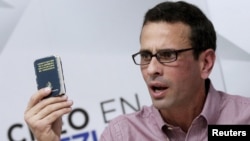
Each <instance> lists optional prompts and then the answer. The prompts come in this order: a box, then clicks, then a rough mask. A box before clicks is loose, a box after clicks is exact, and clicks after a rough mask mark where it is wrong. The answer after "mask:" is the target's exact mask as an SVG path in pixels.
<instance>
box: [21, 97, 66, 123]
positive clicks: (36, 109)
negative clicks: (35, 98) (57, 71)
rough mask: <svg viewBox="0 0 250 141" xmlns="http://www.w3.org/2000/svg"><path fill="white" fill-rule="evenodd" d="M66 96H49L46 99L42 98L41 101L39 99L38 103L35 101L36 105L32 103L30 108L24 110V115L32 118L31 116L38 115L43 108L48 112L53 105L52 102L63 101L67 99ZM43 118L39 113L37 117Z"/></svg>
mask: <svg viewBox="0 0 250 141" xmlns="http://www.w3.org/2000/svg"><path fill="white" fill-rule="evenodd" d="M67 99H68V98H67V96H66V95H64V96H62V97H51V98H48V99H44V100H42V101H40V102H39V103H37V104H36V105H34V106H33V107H32V108H30V109H29V110H27V111H26V112H25V117H26V118H32V117H33V116H35V115H37V114H38V116H39V113H41V111H42V110H43V109H44V111H46V112H47V114H48V113H50V112H52V111H51V110H50V107H51V105H53V104H54V103H61V102H64V101H67ZM40 118H43V117H42V116H41V114H40V116H39V119H40Z"/></svg>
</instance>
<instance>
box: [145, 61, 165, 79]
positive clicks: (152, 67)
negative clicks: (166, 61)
mask: <svg viewBox="0 0 250 141" xmlns="http://www.w3.org/2000/svg"><path fill="white" fill-rule="evenodd" d="M162 66H163V65H162V63H160V62H159V61H158V60H157V58H156V56H154V57H152V59H151V61H150V62H149V64H148V68H147V71H148V74H150V75H155V74H162Z"/></svg>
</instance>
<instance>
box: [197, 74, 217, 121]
mask: <svg viewBox="0 0 250 141" xmlns="http://www.w3.org/2000/svg"><path fill="white" fill-rule="evenodd" d="M206 83H207V84H206V86H208V88H209V89H208V93H207V96H206V101H205V104H204V106H203V110H202V112H201V114H200V115H201V116H203V117H204V118H205V119H206V120H207V124H214V123H215V122H216V121H217V119H218V117H219V114H220V101H221V97H220V95H219V94H218V92H217V91H216V90H215V88H214V86H213V84H212V83H211V82H210V80H209V79H207V80H206ZM208 83H209V84H208Z"/></svg>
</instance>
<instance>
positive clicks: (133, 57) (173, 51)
mask: <svg viewBox="0 0 250 141" xmlns="http://www.w3.org/2000/svg"><path fill="white" fill-rule="evenodd" d="M193 49H194V48H193V47H191V48H185V49H179V50H175V49H166V50H161V51H159V52H157V53H155V54H152V53H151V54H149V55H150V61H149V62H148V63H146V64H140V63H137V62H136V59H135V57H136V56H137V55H139V54H141V53H142V52H143V51H139V52H137V53H135V54H133V55H132V59H133V61H134V63H135V64H136V65H148V64H150V62H151V60H152V58H153V57H156V59H157V61H159V62H160V63H162V64H164V63H171V62H174V61H176V60H177V58H178V54H179V53H182V52H185V51H189V50H193ZM166 51H169V52H170V53H174V55H175V58H173V59H172V60H169V61H167V62H165V61H164V62H162V61H161V59H160V57H159V53H162V52H166Z"/></svg>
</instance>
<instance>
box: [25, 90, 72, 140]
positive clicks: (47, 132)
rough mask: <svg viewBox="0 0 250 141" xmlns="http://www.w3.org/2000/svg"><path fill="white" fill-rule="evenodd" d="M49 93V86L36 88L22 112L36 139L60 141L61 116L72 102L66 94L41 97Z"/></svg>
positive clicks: (69, 110) (66, 111)
mask: <svg viewBox="0 0 250 141" xmlns="http://www.w3.org/2000/svg"><path fill="white" fill-rule="evenodd" d="M50 93H51V89H50V88H43V89H40V90H38V91H37V92H36V93H35V94H34V95H32V97H31V98H30V101H29V103H28V106H27V108H26V110H25V113H24V120H25V122H26V123H27V125H28V126H29V128H30V130H31V131H32V133H33V134H34V136H35V138H36V139H37V140H38V141H60V135H61V130H62V116H63V115H64V114H67V113H69V112H71V110H72V109H71V106H72V104H73V102H72V101H70V100H68V97H67V96H66V95H64V96H61V97H50V98H47V99H43V98H44V97H45V96H47V95H49V94H50Z"/></svg>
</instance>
